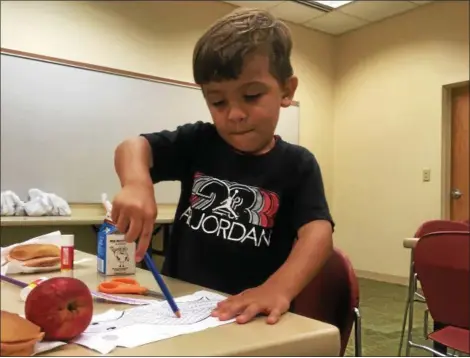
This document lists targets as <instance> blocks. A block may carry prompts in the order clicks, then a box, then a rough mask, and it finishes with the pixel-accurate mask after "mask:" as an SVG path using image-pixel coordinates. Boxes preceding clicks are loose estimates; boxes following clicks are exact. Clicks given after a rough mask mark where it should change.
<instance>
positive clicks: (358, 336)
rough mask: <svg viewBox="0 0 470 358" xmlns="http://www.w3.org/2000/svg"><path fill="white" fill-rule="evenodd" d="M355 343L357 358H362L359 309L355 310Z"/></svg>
mask: <svg viewBox="0 0 470 358" xmlns="http://www.w3.org/2000/svg"><path fill="white" fill-rule="evenodd" d="M354 318H355V322H354V343H355V345H354V346H355V349H354V350H355V355H356V357H362V324H361V313H360V311H359V308H358V307H355V308H354Z"/></svg>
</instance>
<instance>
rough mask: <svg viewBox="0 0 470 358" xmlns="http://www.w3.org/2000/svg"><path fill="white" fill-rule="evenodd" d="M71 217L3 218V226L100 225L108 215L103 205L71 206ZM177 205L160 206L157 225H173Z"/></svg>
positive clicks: (1, 220)
mask: <svg viewBox="0 0 470 358" xmlns="http://www.w3.org/2000/svg"><path fill="white" fill-rule="evenodd" d="M70 208H71V210H72V215H71V216H39V217H34V216H2V217H1V218H0V222H1V226H17V227H18V226H42V225H57V226H58V225H100V224H101V223H102V222H103V219H104V217H105V215H106V212H105V211H104V209H103V207H102V205H101V204H70ZM175 212H176V205H168V204H164V205H159V206H158V216H157V218H156V220H155V223H156V224H171V223H173V219H174V216H175Z"/></svg>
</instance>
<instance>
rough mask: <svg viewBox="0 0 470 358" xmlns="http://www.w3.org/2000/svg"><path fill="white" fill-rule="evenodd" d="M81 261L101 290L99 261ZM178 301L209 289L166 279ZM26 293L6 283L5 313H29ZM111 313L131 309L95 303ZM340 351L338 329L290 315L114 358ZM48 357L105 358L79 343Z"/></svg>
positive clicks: (82, 271)
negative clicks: (274, 321) (97, 357)
mask: <svg viewBox="0 0 470 358" xmlns="http://www.w3.org/2000/svg"><path fill="white" fill-rule="evenodd" d="M76 257H77V259H81V258H83V257H91V258H93V259H92V260H91V261H88V262H85V263H82V264H80V265H76V267H75V270H74V277H75V278H78V279H80V280H82V281H83V282H85V283H86V284H87V285H88V287H89V288H90V289H93V290H95V289H96V286H97V285H98V283H99V282H101V281H102V280H103V279H104V278H103V277H102V276H100V275H99V274H98V273H97V272H96V258H95V257H94V256H93V255H89V254H85V253H83V252H77V253H76ZM59 275H60V273H59V272H56V273H51V274H44V273H43V274H38V275H21V276H18V275H16V276H15V278H17V279H20V280H22V281H31V280H33V279H35V278H38V277H41V276H48V277H53V276H59ZM135 276H136V277H135V278H136V279H137V280H138V281H139V282H140V283H142V284H143V285H145V286H147V287H150V288H152V289H155V290H158V286H157V284H156V283H155V280H154V279H153V277H152V275H151V274H150V272H148V271H145V270H141V269H137V273H136V275H135ZM165 281H166V283H167V284H168V286H169V288H170V290H171V292H172V293H173V295H174V296H176V297H178V296H183V295H188V294H191V293H194V292H195V291H198V290H201V289H204V288H202V287H199V286H195V285H192V284H189V283H185V282H182V281H179V280H175V279H171V278H165ZM19 292H20V289H19V288H18V287H16V286H14V285H12V284H10V283H7V282H2V283H1V296H2V300H1V308H2V310H7V311H10V312H15V313H18V314H23V311H24V303H23V302H22V301H21V300H20V297H19ZM110 308H115V309H121V310H122V309H126V308H129V306H125V305H120V304H116V305H115V304H109V303H108V304H104V303H96V302H95V304H94V313H95V314H98V313H102V312H104V311H106V310H108V309H110ZM339 350H340V337H339V331H338V329H337V328H336V327H334V326H332V325H329V324H326V323H323V322H320V321H316V320H313V319H309V318H306V317H301V316H299V315H296V314H293V313H286V314H285V315H284V316H283V317H282V318H281V320H280V321H279V322H278V323H277V324H275V325H268V324H266V322H265V319H264V318H257V319H255V320H254V321H252V322H250V323H248V324H245V325H239V324H237V323H230V324H227V325H223V326H219V327H215V328H210V329H206V330H204V331H200V332H197V333H192V334H186V335H181V336H177V337H174V338H170V339H166V340H163V341H158V342H155V343H150V344H147V345H144V346H140V347H136V348H121V347H118V348H116V349H115V350H114V351H112V352H111V353H110V355H116V356H122V355H125V356H155V355H159V356H160V355H161V356H338V355H339ZM43 355H46V356H95V355H100V354H99V353H97V352H95V351H92V350H89V349H87V348H85V347H82V346H78V345H75V344H68V345H66V346H63V347H59V348H58V349H57V350H54V351H49V352H45V353H44V354H43Z"/></svg>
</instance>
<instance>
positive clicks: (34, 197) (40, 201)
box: [24, 189, 72, 216]
mask: <svg viewBox="0 0 470 358" xmlns="http://www.w3.org/2000/svg"><path fill="white" fill-rule="evenodd" d="M28 194H29V201H27V202H26V203H25V204H24V211H25V213H26V215H28V216H44V215H47V216H70V215H71V214H72V210H71V209H70V206H69V204H68V203H67V202H66V201H65V200H64V199H62V198H61V197H59V196H58V195H56V194H54V193H46V192H43V191H42V190H39V189H30V190H29V191H28Z"/></svg>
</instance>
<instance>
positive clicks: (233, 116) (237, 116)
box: [228, 106, 246, 122]
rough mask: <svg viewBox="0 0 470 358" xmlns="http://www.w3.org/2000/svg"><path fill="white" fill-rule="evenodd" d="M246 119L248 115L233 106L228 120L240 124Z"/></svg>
mask: <svg viewBox="0 0 470 358" xmlns="http://www.w3.org/2000/svg"><path fill="white" fill-rule="evenodd" d="M245 118H246V113H245V112H244V111H243V110H242V109H241V108H240V107H235V106H232V107H230V109H229V112H228V119H229V120H230V121H235V122H240V121H242V120H244V119H245Z"/></svg>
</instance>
